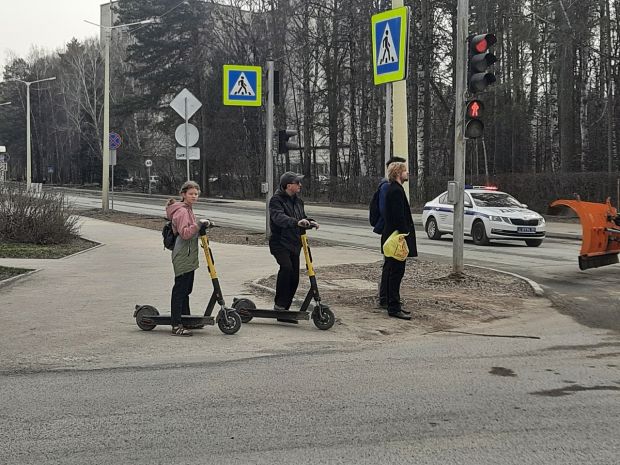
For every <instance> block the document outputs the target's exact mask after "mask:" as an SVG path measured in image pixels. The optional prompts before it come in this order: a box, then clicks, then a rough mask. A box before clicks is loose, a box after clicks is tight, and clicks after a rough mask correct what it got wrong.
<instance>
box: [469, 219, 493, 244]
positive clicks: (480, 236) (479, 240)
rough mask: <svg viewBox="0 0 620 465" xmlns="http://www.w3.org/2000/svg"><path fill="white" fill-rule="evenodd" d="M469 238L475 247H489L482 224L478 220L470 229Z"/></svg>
mask: <svg viewBox="0 0 620 465" xmlns="http://www.w3.org/2000/svg"><path fill="white" fill-rule="evenodd" d="M471 237H472V239H473V240H474V244H476V245H489V237H488V236H487V230H486V228H485V227H484V223H483V222H482V221H480V220H478V221H476V222H475V223H474V225H473V226H472V227H471Z"/></svg>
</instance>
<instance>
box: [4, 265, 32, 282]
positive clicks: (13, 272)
mask: <svg viewBox="0 0 620 465" xmlns="http://www.w3.org/2000/svg"><path fill="white" fill-rule="evenodd" d="M29 271H32V270H29V269H26V268H8V267H6V266H0V281H4V280H5V279H9V278H12V277H13V276H18V275H20V274H24V273H28V272H29Z"/></svg>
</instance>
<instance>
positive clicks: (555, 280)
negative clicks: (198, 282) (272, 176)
mask: <svg viewBox="0 0 620 465" xmlns="http://www.w3.org/2000/svg"><path fill="white" fill-rule="evenodd" d="M75 192H76V191H71V194H70V195H71V198H72V200H73V201H74V202H75V204H76V205H77V206H80V207H88V208H99V207H100V206H101V200H100V194H99V193H97V192H80V193H79V196H76V195H75ZM164 201H165V200H164V198H161V197H154V198H149V197H148V196H135V195H126V194H124V195H123V194H116V199H115V203H114V208H115V209H116V210H119V211H127V212H134V213H142V214H150V215H155V216H161V215H162V211H163V208H162V204H163V203H164ZM312 209H313V207H312V205H308V206H307V208H306V210H307V212H308V214H309V215H310V216H313V217H314V218H315V219H317V220H318V221H319V222H320V223H321V225H322V227H321V229H320V230H319V231H313V232H312V235H313V236H315V237H317V238H320V239H324V240H329V241H332V242H334V243H336V244H341V245H347V246H354V247H359V248H361V249H365V248H370V249H373V250H376V248H377V247H378V243H379V239H378V236H377V235H376V234H374V233H373V232H372V231H371V229H370V227H369V226H368V221H367V216H366V213H365V212H363V213H362V214H360V213H359V211H355V210H346V209H335V210H334V211H333V212H330V210H329V209H327V208H321V209H320V213H319V212H313V211H312ZM196 211H197V214H198V215H202V216H205V217H208V218H211V219H213V220H214V221H216V223H218V224H222V225H227V226H233V227H243V228H247V229H251V230H256V231H264V230H265V210H264V205H262V204H261V203H258V202H242V201H234V200H218V199H206V200H205V199H203V200H201V202H200V203H199V204H198V206H197V208H196ZM315 213H316V214H315ZM416 226H417V227H418V228H420V229H419V230H418V233H417V240H418V249H419V251H420V254H421V256H422V257H426V258H431V259H434V260H440V261H447V262H449V263H451V261H452V241H451V239H450V236H448V237H447V238H444V239H442V240H440V241H431V240H429V239H428V238H427V237H426V233H425V232H424V231H423V230H422V229H421V228H422V225H421V224H420V222H419V221H418V222H417V224H416ZM579 247H580V242H579V241H575V240H567V239H553V238H547V239H546V240H545V242H544V243H543V245H542V246H541V247H538V248H533V247H527V246H526V245H525V244H524V243H522V242H518V241H513V242H509V241H506V242H493V243H492V245H491V246H489V247H479V246H475V245H473V243H472V242H471V241H466V242H465V247H464V260H465V263H466V264H470V265H479V266H485V267H490V268H495V269H498V270H503V271H508V272H512V273H516V274H519V275H522V276H525V277H528V278H530V279H532V280H534V281H536V282H538V283H539V284H540V285H541V286H542V287H543V288H544V289H545V292H546V295H547V297H549V298H550V299H551V300H552V301H553V302H554V303H555V304H556V305H557V306H558V308H560V309H561V311H562V312H564V313H565V314H567V315H570V316H571V317H573V318H575V319H576V320H577V321H578V322H579V323H581V324H584V325H587V326H589V327H592V328H601V329H612V330H614V331H620V310H619V309H620V285H619V284H620V265H611V266H606V267H602V268H597V269H591V270H586V271H580V270H579V268H578V266H577V255H578V253H579Z"/></svg>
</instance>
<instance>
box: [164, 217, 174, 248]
mask: <svg viewBox="0 0 620 465" xmlns="http://www.w3.org/2000/svg"><path fill="white" fill-rule="evenodd" d="M161 236H162V238H163V239H164V247H165V248H166V249H168V250H173V249H174V243H175V242H176V241H177V235H176V234H175V233H174V231H173V230H172V221H166V224H165V225H164V227H163V228H162V230H161Z"/></svg>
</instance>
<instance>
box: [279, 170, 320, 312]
mask: <svg viewBox="0 0 620 465" xmlns="http://www.w3.org/2000/svg"><path fill="white" fill-rule="evenodd" d="M302 179H303V175H300V174H296V173H293V172H291V171H287V172H286V173H284V174H283V175H282V176H281V177H280V186H279V188H278V190H277V191H276V192H275V193H274V195H273V197H272V198H271V200H270V201H269V224H270V228H271V236H270V237H269V251H270V252H271V255H273V256H274V257H275V259H276V261H277V262H278V265H280V270H279V271H278V278H277V281H276V296H275V305H274V307H273V308H274V310H289V309H290V307H291V303H292V302H293V297H294V296H295V292H296V291H297V286H298V285H299V253H300V251H301V232H302V229H301V228H307V227H309V226H310V225H313V226H315V227H316V228H317V229H318V227H319V225H318V224H317V223H316V222H314V221H311V220H308V217H307V216H306V212H305V210H304V202H303V201H302V200H301V199H300V198H299V197H298V196H297V194H298V193H299V192H300V191H301V180H302ZM278 321H285V322H287V323H297V321H296V320H278Z"/></svg>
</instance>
